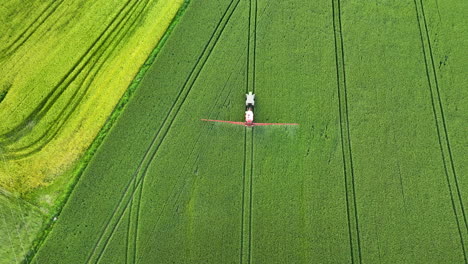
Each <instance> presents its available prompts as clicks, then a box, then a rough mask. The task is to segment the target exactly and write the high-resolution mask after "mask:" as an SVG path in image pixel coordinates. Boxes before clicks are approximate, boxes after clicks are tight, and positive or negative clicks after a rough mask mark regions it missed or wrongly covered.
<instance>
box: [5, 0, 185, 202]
mask: <svg viewBox="0 0 468 264" xmlns="http://www.w3.org/2000/svg"><path fill="white" fill-rule="evenodd" d="M182 2H183V1H182V0H177V1H172V0H159V1H121V0H110V1H108V0H105V1H104V0H101V1H85V0H81V1H46V2H44V3H40V1H33V3H32V4H31V6H30V7H28V8H27V9H30V10H25V8H24V4H21V2H20V1H11V2H9V3H8V4H6V5H5V6H3V8H2V9H0V10H1V11H0V12H2V13H3V14H1V15H0V16H1V17H3V18H8V17H9V16H12V17H14V18H15V19H14V20H11V21H6V22H7V23H3V24H2V25H1V26H0V27H1V28H0V31H1V32H8V34H7V35H4V36H2V41H1V42H0V43H1V44H0V45H1V46H0V50H1V53H0V60H1V63H0V76H2V78H1V80H0V87H1V89H2V90H1V91H2V93H5V92H6V94H5V96H4V98H3V101H2V103H1V104H0V120H1V122H0V153H1V158H2V162H1V163H0V186H1V187H3V188H5V189H7V190H8V191H10V192H14V193H25V192H28V191H31V190H32V189H34V188H37V187H39V186H43V185H47V184H48V183H50V182H51V181H53V180H54V178H55V177H57V176H59V175H61V174H62V173H63V172H64V171H66V170H67V169H69V168H70V167H71V166H72V165H73V164H74V162H75V161H76V160H77V159H78V158H79V157H80V155H82V153H83V152H84V151H85V150H86V149H87V148H88V146H89V145H90V143H91V142H92V141H93V139H94V138H95V137H96V134H97V133H98V132H99V130H100V128H101V127H102V125H103V124H104V122H105V121H106V119H107V118H108V116H109V114H110V113H111V112H112V110H113V108H114V107H115V105H116V103H117V102H118V100H119V99H120V98H121V96H122V94H123V93H124V92H125V90H126V88H127V87H128V85H129V83H130V82H131V80H132V79H133V78H134V76H135V74H136V73H137V72H138V69H139V68H140V66H141V64H142V63H143V62H144V61H145V59H146V58H147V56H148V55H149V53H150V52H151V51H152V49H153V48H154V46H155V45H156V43H157V42H158V40H159V39H160V37H161V36H162V34H163V33H164V32H165V29H166V28H167V26H168V25H169V23H170V21H171V20H172V18H173V16H174V15H175V13H176V11H177V10H178V8H179V7H180V4H181V3H182ZM28 12H32V13H33V15H30V14H28V15H18V16H17V15H16V14H17V13H18V14H23V13H28ZM148 21H152V22H151V23H149V22H148Z"/></svg>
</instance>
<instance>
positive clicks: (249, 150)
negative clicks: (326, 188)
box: [239, 0, 258, 263]
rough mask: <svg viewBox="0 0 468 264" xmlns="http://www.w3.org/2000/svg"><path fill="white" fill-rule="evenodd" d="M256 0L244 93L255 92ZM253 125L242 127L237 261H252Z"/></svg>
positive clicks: (252, 6) (251, 8) (251, 5)
mask: <svg viewBox="0 0 468 264" xmlns="http://www.w3.org/2000/svg"><path fill="white" fill-rule="evenodd" d="M257 14H258V11H257V0H249V16H248V17H249V20H248V35H247V59H246V86H245V92H246V94H247V93H249V92H252V93H253V94H255V66H256V58H255V54H256V44H257V43H256V42H257ZM253 163H254V127H253V126H246V127H244V166H243V167H244V168H243V177H242V185H243V186H242V216H241V236H240V238H241V241H240V256H239V263H251V262H252V209H253V208H252V207H253V171H254V170H253Z"/></svg>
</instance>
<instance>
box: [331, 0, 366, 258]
mask: <svg viewBox="0 0 468 264" xmlns="http://www.w3.org/2000/svg"><path fill="white" fill-rule="evenodd" d="M331 2H332V15H333V31H334V33H333V35H334V40H335V60H336V61H335V62H336V80H337V92H338V103H339V116H340V135H341V151H342V158H343V174H344V183H345V193H346V209H347V219H348V235H349V244H350V257H351V263H361V262H362V257H361V241H360V232H359V221H358V212H357V203H356V187H355V177H354V167H353V155H352V150H351V135H350V129H349V114H348V95H347V87H346V72H345V59H344V41H343V30H342V25H341V6H340V0H332V1H331Z"/></svg>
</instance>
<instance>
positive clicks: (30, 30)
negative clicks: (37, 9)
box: [0, 0, 64, 60]
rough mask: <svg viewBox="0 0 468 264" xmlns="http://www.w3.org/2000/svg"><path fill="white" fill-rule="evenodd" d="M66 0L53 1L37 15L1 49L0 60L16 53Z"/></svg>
mask: <svg viewBox="0 0 468 264" xmlns="http://www.w3.org/2000/svg"><path fill="white" fill-rule="evenodd" d="M63 2H64V0H60V1H52V2H51V3H50V4H49V5H48V6H46V8H44V10H42V12H41V13H40V14H39V16H37V17H36V18H35V19H34V20H33V22H32V23H31V24H29V25H28V26H27V27H26V29H25V30H24V31H23V32H21V33H20V34H19V35H18V37H17V38H16V39H14V40H13V42H11V43H10V44H9V45H8V46H6V47H5V48H3V49H2V50H0V60H3V59H5V58H7V57H9V56H11V55H12V54H13V53H15V52H16V51H17V50H18V49H19V48H21V46H23V44H24V43H25V42H26V41H28V39H29V38H30V37H31V36H32V35H33V34H34V33H35V32H36V31H37V29H38V28H39V27H41V26H42V25H43V24H44V22H45V21H46V20H47V19H48V18H49V17H50V16H51V15H52V14H53V13H54V12H55V11H56V10H57V9H58V8H59V7H60V6H61V5H62V3H63Z"/></svg>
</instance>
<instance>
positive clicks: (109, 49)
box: [7, 0, 149, 159]
mask: <svg viewBox="0 0 468 264" xmlns="http://www.w3.org/2000/svg"><path fill="white" fill-rule="evenodd" d="M138 3H139V5H140V3H141V5H143V7H142V8H141V9H140V11H139V12H138V13H137V14H136V15H135V16H133V15H134V12H136V11H137V10H138V9H139V8H140V6H135V8H134V9H133V10H131V12H130V13H129V15H128V16H127V17H126V18H125V19H124V20H122V23H124V24H128V25H129V26H126V27H120V28H119V29H118V30H116V31H114V32H113V33H115V34H114V35H113V36H112V38H111V39H110V41H109V42H107V43H106V45H105V46H103V51H102V52H100V54H98V56H97V58H96V59H95V60H94V62H93V63H91V64H90V65H89V66H90V67H88V70H86V71H82V72H81V73H83V75H84V76H83V78H82V80H81V81H80V82H79V84H78V85H77V87H78V89H76V90H75V92H74V93H73V95H72V96H71V97H70V99H69V101H68V103H67V104H66V105H67V106H68V107H65V108H63V109H62V110H61V112H60V114H59V115H57V117H56V118H55V119H54V121H52V125H51V127H49V129H48V130H46V131H45V132H44V133H43V134H42V135H41V136H40V137H39V138H37V139H36V140H34V141H33V142H30V143H29V144H28V145H26V146H23V147H20V148H16V149H8V151H9V152H10V153H9V156H7V157H9V158H10V159H19V158H24V157H27V156H29V155H31V154H34V153H37V152H39V151H40V150H42V148H43V147H45V146H46V145H47V144H48V143H49V142H50V141H52V140H53V139H54V138H55V136H56V135H57V134H58V133H59V132H60V131H61V129H62V128H63V127H64V125H65V124H66V121H68V119H69V118H70V117H71V115H72V114H73V113H74V111H75V110H76V108H77V107H78V106H79V104H80V102H81V101H82V99H83V98H84V97H85V96H86V94H87V92H88V90H89V88H90V86H91V84H92V83H93V81H94V79H95V77H96V76H97V74H99V72H100V69H101V68H102V67H103V66H105V63H106V61H107V60H108V59H109V58H110V57H111V56H112V54H113V52H114V51H115V50H116V49H117V47H118V46H119V44H120V43H121V41H122V40H123V39H124V38H125V37H126V36H127V34H128V33H129V32H130V31H131V30H133V29H135V26H136V22H138V21H139V18H140V16H141V15H142V14H143V13H144V11H145V9H146V7H147V6H148V3H149V0H144V1H140V2H138ZM131 18H133V20H132V21H130V19H131ZM101 58H103V59H101ZM82 90H83V91H82ZM78 94H79V95H78ZM77 95H78V96H77ZM39 143H40V144H39ZM31 148H32V149H31ZM24 151H26V153H24ZM18 152H23V153H19V154H18Z"/></svg>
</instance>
